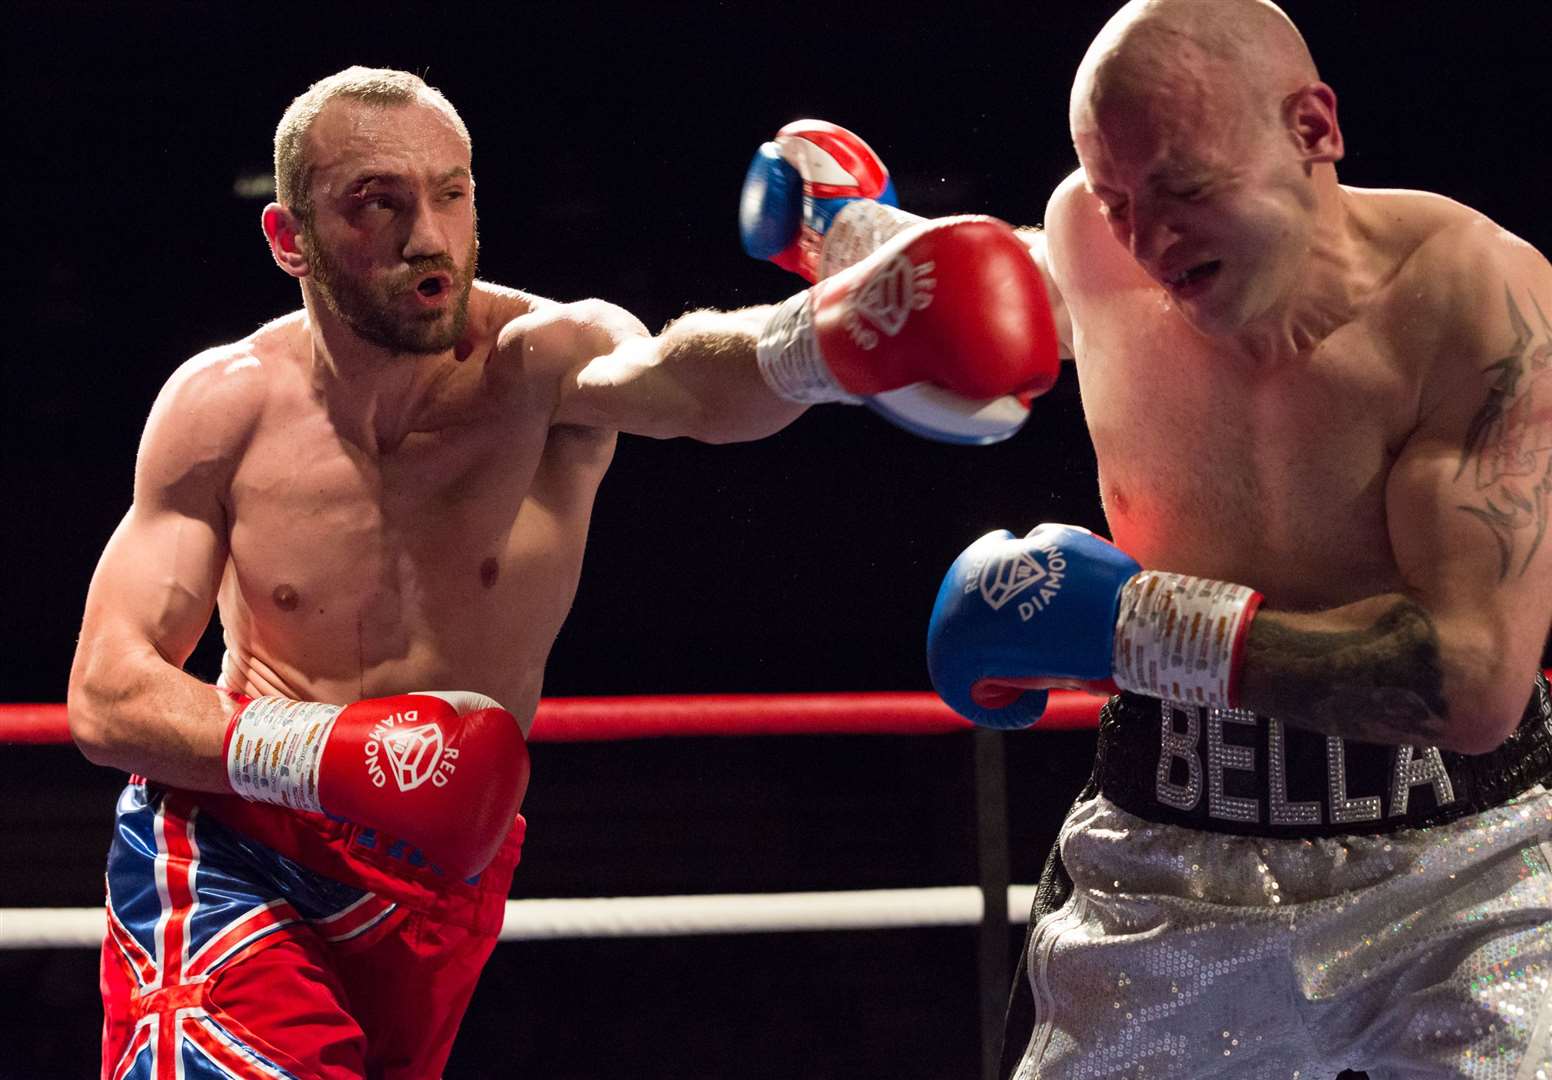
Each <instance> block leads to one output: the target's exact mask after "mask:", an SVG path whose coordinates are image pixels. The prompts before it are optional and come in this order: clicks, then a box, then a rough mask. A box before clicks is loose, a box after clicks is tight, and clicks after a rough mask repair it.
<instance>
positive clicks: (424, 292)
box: [415, 275, 447, 298]
mask: <svg viewBox="0 0 1552 1080" xmlns="http://www.w3.org/2000/svg"><path fill="white" fill-rule="evenodd" d="M446 289H447V279H446V278H444V277H442V276H440V275H434V276H432V277H428V278H422V279H421V282H420V284H419V285H416V286H415V291H416V292H418V293H420V295H421V296H425V297H428V298H429V297H433V296H441V295H442V293H443V292H444V291H445V290H446Z"/></svg>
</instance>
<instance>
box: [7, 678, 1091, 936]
mask: <svg viewBox="0 0 1552 1080" xmlns="http://www.w3.org/2000/svg"><path fill="white" fill-rule="evenodd" d="M1103 701H1104V699H1103V698H1102V697H1100V696H1097V695H1093V694H1084V693H1078V692H1076V691H1065V690H1058V691H1054V692H1053V693H1052V694H1051V697H1050V704H1049V707H1048V709H1047V712H1046V715H1045V716H1044V717H1043V718H1042V719H1041V721H1040V725H1039V726H1040V729H1042V730H1053V731H1075V730H1082V729H1085V728H1092V727H1093V726H1094V725H1095V722H1096V717H1097V714H1098V710H1099V706H1100V704H1102V703H1103ZM969 730H972V725H971V724H970V723H969V722H968V721H966V720H964V719H962V718H961V717H959V716H958V715H956V714H955V713H954V712H952V711H951V710H950V709H949V708H948V707H947V706H946V705H944V704H943V703H942V702H941V701H939V700H938V698H937V697H936V696H935V695H933V694H927V693H916V692H909V691H898V692H875V693H836V694H707V695H695V696H630V697H577V698H547V699H545V700H544V701H543V702H541V703H540V705H539V709H538V712H537V714H536V715H535V717H534V723H533V728H532V730H531V731H530V733H529V741H530V742H533V743H567V742H603V741H620V740H630V739H654V738H689V737H712V736H716V737H741V736H749V735H777V736H779V735H942V734H948V733H952V732H963V731H969ZM69 741H70V732H69V727H68V725H67V723H66V719H65V706H64V705H61V704H0V744H13V745H40V746H41V745H56V744H65V743H68V742H69ZM984 756H985V754H984V751H983V750H982V749H981V748H979V747H978V748H977V775H978V777H981V779H992V780H993V782H997V783H998V786H1000V780H1001V776H1000V757H999V758H998V760H997V761H996V762H995V765H996V766H997V767H998V769H999V774H998V776H997V777H996V778H987V777H984V776H982V775H981V774H982V773H983V772H984V770H985V768H986V767H987V763H985V762H983V761H982V760H981V759H982V758H983V757H984ZM977 786H978V788H979V787H981V786H984V785H982V784H980V783H978V785H977ZM994 795H995V798H996V804H997V805H1002V806H1003V807H1004V812H1005V803H1003V802H1002V799H1003V796H1002V793H1001V792H1000V791H999V792H995V793H994ZM986 809H988V808H987V807H983V808H982V810H983V811H984V810H986ZM990 809H995V807H991V808H990ZM1003 840H1004V843H1005V836H1003ZM982 854H983V859H982V862H983V870H984V869H985V865H984V863H985V853H984V852H983V853H982ZM1001 861H1002V863H1003V865H1005V863H1006V853H1005V851H1004V852H1003V853H1002V854H1001ZM994 869H995V867H994ZM982 878H983V880H982V882H981V883H980V884H979V885H950V886H936V887H927V888H915V889H864V890H852V891H839V890H837V891H823V892H793V893H741V894H715V895H686V896H617V897H592V898H580V899H534V900H508V901H507V906H506V917H505V921H504V923H503V926H502V930H501V939H502V940H503V941H531V940H542V939H558V938H609V937H658V936H674V935H690V934H742V933H775V932H793V931H813V930H861V929H881V928H888V927H921V926H973V925H976V924H978V923H981V922H983V920H985V919H986V918H987V917H988V914H989V912H988V905H987V903H986V897H987V896H988V895H991V896H992V898H993V899H992V905H991V907H992V912H991V913H990V914H993V915H997V914H1000V915H1002V916H1005V917H1006V919H1007V921H1008V922H1010V923H1019V922H1022V921H1023V918H1024V912H1026V911H1028V910H1029V906H1030V903H1031V901H1032V900H1033V891H1034V886H1033V885H1013V884H1009V883H1007V881H1006V874H1005V872H1004V874H1003V878H1002V880H1001V881H997V880H995V874H994V880H993V881H990V882H988V881H987V880H986V877H985V874H984V873H983V875H982ZM988 887H990V889H991V892H990V893H989V894H988ZM999 894H1004V895H1001V896H999ZM999 901H1000V902H999ZM103 928H104V915H103V911H102V909H101V908H100V907H91V908H0V950H3V949H34V948H96V947H97V946H98V945H99V944H100V943H101V941H102V934H103Z"/></svg>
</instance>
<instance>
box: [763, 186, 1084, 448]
mask: <svg viewBox="0 0 1552 1080" xmlns="http://www.w3.org/2000/svg"><path fill="white" fill-rule="evenodd" d="M757 353H758V357H759V362H760V370H761V372H762V373H763V374H764V376H765V379H766V382H767V383H768V384H769V385H770V386H771V388H772V389H773V390H774V391H775V392H776V393H777V394H779V395H780V396H782V397H784V398H787V399H788V400H791V401H801V402H809V403H813V402H823V401H849V402H856V401H858V400H860V399H862V398H872V397H875V396H876V395H879V394H882V393H884V392H886V391H891V390H896V389H898V388H900V387H904V386H909V385H912V384H915V383H922V382H926V383H931V384H933V385H934V386H936V387H939V388H941V389H943V390H946V391H949V393H950V394H951V395H955V396H958V397H959V398H961V399H963V400H964V403H965V404H969V405H975V404H985V403H986V402H987V400H988V399H994V398H999V397H1001V396H1004V395H1018V396H1020V397H1022V398H1023V399H1024V401H1025V402H1027V400H1028V398H1029V397H1031V396H1034V395H1036V394H1042V393H1044V392H1045V391H1046V390H1048V389H1050V387H1051V384H1052V383H1054V382H1055V381H1056V377H1057V374H1058V372H1059V370H1060V363H1061V361H1060V349H1059V346H1058V343H1057V339H1056V326H1055V320H1054V319H1053V317H1052V314H1051V306H1050V302H1049V301H1048V300H1047V299H1046V294H1045V285H1044V283H1043V282H1042V281H1041V279H1040V271H1039V268H1038V267H1036V266H1035V263H1034V260H1033V259H1032V258H1031V257H1030V254H1029V249H1028V248H1027V247H1025V246H1024V244H1023V242H1022V241H1020V240H1019V239H1018V237H1017V236H1016V235H1015V234H1014V232H1013V230H1012V229H1011V228H1010V227H1009V226H1008V225H1007V224H1005V223H1004V222H1001V221H998V220H997V219H996V218H990V217H978V216H976V217H954V218H941V219H938V220H935V221H930V222H928V223H926V224H924V225H921V226H918V227H916V228H913V229H910V230H907V231H906V232H903V233H901V234H899V235H898V236H896V237H895V238H894V239H892V240H890V241H889V242H888V243H887V244H885V245H884V246H883V247H881V248H879V249H878V250H877V251H876V252H874V253H873V254H872V255H870V256H869V257H868V258H866V259H864V260H863V261H862V262H859V263H857V264H856V265H855V266H851V267H849V268H847V269H846V270H843V271H841V272H840V273H838V274H836V275H835V276H834V277H831V278H828V279H826V280H825V281H823V282H821V283H819V284H818V285H816V286H814V287H813V288H812V289H809V290H808V291H807V292H806V293H799V294H798V295H797V296H794V297H792V298H791V299H789V300H787V301H786V302H785V303H783V304H782V305H781V306H780V307H778V308H777V309H776V312H775V314H774V315H772V317H771V319H770V320H769V322H768V323H767V324H766V326H765V329H764V330H763V331H762V333H761V335H760V342H759V347H758V350H757ZM886 415H887V414H886ZM1010 433H1011V432H1010ZM923 434H927V433H926V432H923Z"/></svg>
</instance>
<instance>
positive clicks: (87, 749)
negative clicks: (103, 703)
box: [65, 683, 113, 765]
mask: <svg viewBox="0 0 1552 1080" xmlns="http://www.w3.org/2000/svg"><path fill="white" fill-rule="evenodd" d="M65 716H66V722H67V724H68V726H69V729H70V739H71V741H72V742H74V743H75V746H76V749H77V750H79V751H81V755H82V756H83V757H84V758H86V760H87V761H90V762H91V763H92V764H93V765H112V764H113V754H112V748H111V746H110V743H109V737H108V724H107V723H106V720H105V718H104V716H103V714H102V711H101V710H100V709H99V708H97V707H96V703H95V702H94V701H92V700H91V699H90V695H89V693H88V692H87V691H86V690H85V689H84V688H78V687H77V686H76V685H74V683H72V684H71V687H70V693H69V696H68V697H67V698H66V700H65Z"/></svg>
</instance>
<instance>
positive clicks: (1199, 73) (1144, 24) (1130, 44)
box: [1068, 0, 1320, 136]
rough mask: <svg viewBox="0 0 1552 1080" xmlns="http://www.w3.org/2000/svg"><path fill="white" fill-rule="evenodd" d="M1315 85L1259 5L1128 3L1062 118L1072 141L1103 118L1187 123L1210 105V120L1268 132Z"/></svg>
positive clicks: (1095, 49)
mask: <svg viewBox="0 0 1552 1080" xmlns="http://www.w3.org/2000/svg"><path fill="white" fill-rule="evenodd" d="M1319 78H1320V76H1319V74H1318V72H1317V71H1316V69H1315V61H1314V60H1313V59H1312V58H1311V57H1310V53H1309V49H1308V47H1306V46H1305V44H1304V38H1303V36H1302V35H1301V34H1300V33H1299V31H1298V29H1297V28H1296V27H1295V26H1294V25H1293V23H1292V21H1291V20H1289V18H1288V16H1287V15H1285V14H1283V12H1282V10H1281V9H1280V8H1278V7H1277V6H1276V5H1275V4H1272V3H1269V2H1267V0H1131V2H1130V3H1128V4H1126V5H1125V6H1124V7H1122V8H1121V10H1120V11H1118V12H1116V14H1115V15H1114V16H1113V17H1112V18H1111V19H1110V21H1109V22H1108V23H1106V24H1105V26H1104V28H1103V29H1102V30H1100V32H1099V36H1098V37H1096V38H1095V39H1094V42H1093V44H1092V45H1090V46H1089V50H1088V52H1087V53H1086V54H1085V55H1084V57H1083V62H1082V63H1081V64H1080V65H1079V66H1078V74H1077V77H1076V78H1075V79H1074V81H1073V88H1072V102H1071V106H1070V109H1069V112H1068V119H1069V122H1070V124H1071V126H1072V131H1073V133H1074V135H1075V136H1076V134H1077V133H1078V132H1079V131H1085V130H1091V129H1093V128H1094V127H1095V126H1096V124H1097V123H1098V117H1099V116H1101V115H1103V114H1104V113H1105V112H1106V111H1107V110H1110V109H1127V110H1130V109H1135V108H1138V107H1147V106H1149V105H1154V106H1156V107H1159V108H1161V109H1165V110H1173V111H1177V112H1178V113H1180V114H1182V115H1186V116H1196V115H1198V114H1200V113H1201V112H1202V110H1203V105H1204V103H1206V102H1211V103H1213V112H1214V113H1215V114H1216V116H1215V119H1222V118H1223V114H1224V113H1225V112H1226V113H1228V114H1229V115H1231V116H1234V117H1236V118H1239V119H1242V120H1244V121H1248V122H1251V123H1255V124H1266V125H1270V124H1274V123H1276V122H1277V120H1278V114H1279V109H1280V107H1281V105H1282V102H1283V100H1284V99H1285V98H1286V97H1287V96H1288V95H1289V94H1292V93H1294V92H1295V91H1297V90H1298V89H1299V88H1300V87H1303V86H1306V85H1308V84H1309V83H1312V82H1315V81H1317V80H1318V79H1319Z"/></svg>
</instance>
